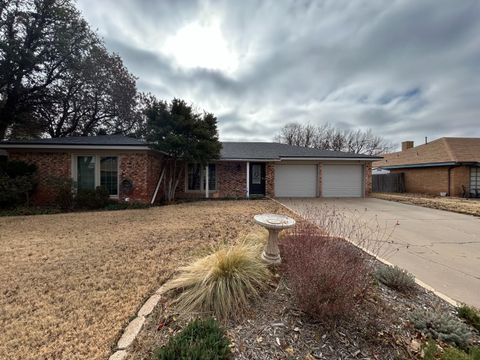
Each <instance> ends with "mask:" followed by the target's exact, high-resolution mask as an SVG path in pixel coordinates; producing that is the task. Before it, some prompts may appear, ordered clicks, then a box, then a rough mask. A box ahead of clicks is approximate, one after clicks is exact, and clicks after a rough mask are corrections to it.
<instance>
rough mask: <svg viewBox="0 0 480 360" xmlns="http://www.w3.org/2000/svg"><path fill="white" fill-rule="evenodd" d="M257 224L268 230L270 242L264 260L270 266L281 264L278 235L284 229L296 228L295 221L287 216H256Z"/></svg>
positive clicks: (264, 252)
mask: <svg viewBox="0 0 480 360" xmlns="http://www.w3.org/2000/svg"><path fill="white" fill-rule="evenodd" d="M254 219H255V222H256V223H257V224H259V225H261V226H263V227H264V228H265V229H267V230H268V242H267V245H266V246H265V249H264V250H263V253H262V259H263V260H265V261H266V262H267V263H269V264H280V262H281V261H282V259H281V258H280V250H279V249H278V234H279V233H280V231H282V230H284V229H288V228H291V227H293V226H295V220H293V219H292V218H291V217H288V216H285V215H277V214H260V215H255V216H254Z"/></svg>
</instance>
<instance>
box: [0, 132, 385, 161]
mask: <svg viewBox="0 0 480 360" xmlns="http://www.w3.org/2000/svg"><path fill="white" fill-rule="evenodd" d="M2 145H8V147H14V145H18V146H19V147H21V146H22V145H28V147H29V148H31V147H32V145H38V146H47V147H48V146H58V145H60V146H63V147H68V146H75V147H77V146H100V147H101V146H147V145H148V144H147V143H146V142H145V141H144V140H141V139H135V138H131V137H127V136H123V135H99V136H70V137H63V138H53V139H29V140H7V141H1V142H0V147H1V146H2ZM222 145H223V148H222V152H221V157H220V158H221V159H224V160H229V159H231V160H233V159H236V160H280V159H281V158H282V159H288V158H307V159H308V158H332V159H338V158H349V159H350V158H355V159H372V160H376V159H380V158H381V157H375V156H368V155H362V154H353V153H347V152H341V151H329V150H318V149H311V148H305V147H300V146H291V145H286V144H279V143H271V142H222Z"/></svg>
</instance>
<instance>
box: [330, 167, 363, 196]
mask: <svg viewBox="0 0 480 360" xmlns="http://www.w3.org/2000/svg"><path fill="white" fill-rule="evenodd" d="M322 196H323V197H362V196H363V166H362V165H326V164H324V165H323V166H322Z"/></svg>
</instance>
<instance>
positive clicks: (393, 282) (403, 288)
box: [375, 265, 416, 293]
mask: <svg viewBox="0 0 480 360" xmlns="http://www.w3.org/2000/svg"><path fill="white" fill-rule="evenodd" d="M375 277H376V278H377V279H378V281H380V282H381V283H382V284H385V285H386V286H388V287H389V288H392V289H394V290H397V291H400V292H403V293H407V292H411V291H413V290H414V289H415V286H416V285H415V277H414V276H413V275H412V274H410V273H409V272H408V271H406V270H403V269H401V268H399V267H398V266H388V265H382V266H380V267H379V268H378V269H377V271H376V273H375Z"/></svg>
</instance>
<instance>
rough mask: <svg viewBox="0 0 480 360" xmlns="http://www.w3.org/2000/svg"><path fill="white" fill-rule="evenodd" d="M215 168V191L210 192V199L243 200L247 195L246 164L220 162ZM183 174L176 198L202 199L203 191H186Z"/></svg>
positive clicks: (240, 162) (242, 162) (241, 162)
mask: <svg viewBox="0 0 480 360" xmlns="http://www.w3.org/2000/svg"><path fill="white" fill-rule="evenodd" d="M216 166H217V190H215V191H211V192H210V193H209V196H210V197H211V198H243V197H245V196H246V194H247V181H246V179H247V163H246V162H244V161H229V162H227V161H221V162H217V163H216ZM185 180H186V176H185V173H184V174H183V175H182V177H181V178H180V182H179V184H178V187H177V191H176V197H177V198H179V199H182V198H204V197H205V191H186V190H185Z"/></svg>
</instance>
